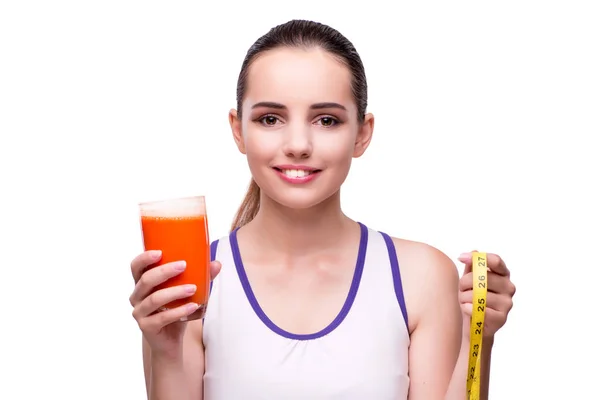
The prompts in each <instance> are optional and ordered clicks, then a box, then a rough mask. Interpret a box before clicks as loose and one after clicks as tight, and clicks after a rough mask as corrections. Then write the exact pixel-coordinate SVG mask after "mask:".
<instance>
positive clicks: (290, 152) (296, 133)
mask: <svg viewBox="0 0 600 400" xmlns="http://www.w3.org/2000/svg"><path fill="white" fill-rule="evenodd" d="M312 142H313V140H312V134H311V131H310V129H309V128H308V127H304V126H299V125H296V126H292V125H290V126H288V128H287V129H286V131H285V133H284V142H283V152H284V153H285V155H286V156H287V157H289V158H296V159H306V158H309V157H310V156H311V154H312V151H313V143H312Z"/></svg>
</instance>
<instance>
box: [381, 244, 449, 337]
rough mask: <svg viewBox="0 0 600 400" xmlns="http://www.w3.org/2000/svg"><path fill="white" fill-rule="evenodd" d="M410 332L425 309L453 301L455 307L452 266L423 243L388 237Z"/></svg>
mask: <svg viewBox="0 0 600 400" xmlns="http://www.w3.org/2000/svg"><path fill="white" fill-rule="evenodd" d="M392 241H393V243H394V247H395V248H396V254H397V258H398V265H399V267H400V273H401V276H402V286H403V292H404V298H405V302H406V308H407V312H408V321H409V329H410V331H411V332H412V331H413V330H414V328H415V327H416V326H417V324H418V323H419V321H420V319H421V317H422V316H423V315H424V314H425V313H427V310H428V307H430V306H431V305H432V304H436V303H438V302H439V301H448V300H451V299H455V300H456V302H457V306H458V279H459V277H458V270H457V267H456V264H455V263H454V262H453V261H452V260H451V259H450V257H448V255H446V254H445V253H444V252H442V251H441V250H439V249H438V248H436V247H434V246H432V245H429V244H427V243H423V242H418V241H413V240H407V239H401V238H397V237H392Z"/></svg>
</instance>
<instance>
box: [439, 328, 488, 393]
mask: <svg viewBox="0 0 600 400" xmlns="http://www.w3.org/2000/svg"><path fill="white" fill-rule="evenodd" d="M466 329H468V326H466ZM493 342H494V339H493V338H492V339H484V341H483V350H482V352H481V353H480V354H481V391H480V399H481V400H487V399H488V396H489V385H490V365H491V359H492V345H493ZM469 352H470V348H469V337H468V335H466V334H465V335H463V339H462V344H461V348H460V355H459V356H458V361H457V362H456V367H455V368H454V373H453V374H452V381H451V382H450V387H449V388H448V393H447V394H446V399H447V400H455V399H456V400H458V399H460V400H464V399H466V393H467V370H468V367H469Z"/></svg>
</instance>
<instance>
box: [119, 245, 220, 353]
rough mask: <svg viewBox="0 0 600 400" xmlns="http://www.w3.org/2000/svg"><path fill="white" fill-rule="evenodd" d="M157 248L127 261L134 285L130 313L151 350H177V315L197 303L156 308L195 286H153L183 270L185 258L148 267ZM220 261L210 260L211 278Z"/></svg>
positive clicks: (182, 327)
mask: <svg viewBox="0 0 600 400" xmlns="http://www.w3.org/2000/svg"><path fill="white" fill-rule="evenodd" d="M160 257H161V252H160V251H155V250H153V251H145V252H143V253H142V254H140V255H138V256H137V257H135V258H134V259H133V261H132V262H131V273H132V275H133V279H134V281H135V288H134V289H133V292H132V293H131V296H130V297H129V302H130V303H131V305H132V307H133V312H132V315H133V317H134V318H135V320H136V321H137V323H138V326H139V327H140V329H141V331H142V333H143V335H144V337H145V338H146V340H147V341H148V343H149V344H150V347H151V348H152V351H153V352H159V353H172V352H177V350H179V349H180V346H181V344H182V338H183V333H184V330H185V326H186V324H185V322H182V321H181V318H183V317H186V316H188V315H190V314H191V313H193V312H194V311H196V309H197V307H198V305H197V304H194V303H186V304H184V305H182V306H180V307H177V308H174V309H171V310H165V311H159V309H160V308H161V307H162V306H164V305H165V304H168V303H170V302H171V301H173V300H177V299H182V298H186V297H189V296H191V295H192V294H193V293H194V292H195V290H196V288H195V287H194V285H179V286H174V287H170V288H165V289H160V290H155V287H156V286H157V285H159V284H161V283H163V282H165V281H166V280H168V279H170V278H172V277H174V276H176V275H179V274H180V273H181V272H183V271H184V270H185V262H184V261H177V262H171V263H166V264H163V265H161V266H158V267H154V268H148V267H149V266H151V265H152V264H155V263H156V262H158V261H159V260H160ZM220 268H221V264H220V263H219V262H218V261H213V262H211V265H210V275H211V280H212V279H214V278H215V277H216V276H217V274H218V273H219V270H220Z"/></svg>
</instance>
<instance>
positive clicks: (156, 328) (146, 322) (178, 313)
mask: <svg viewBox="0 0 600 400" xmlns="http://www.w3.org/2000/svg"><path fill="white" fill-rule="evenodd" d="M197 309H198V304H196V303H187V304H184V305H182V306H179V307H176V308H173V309H171V310H165V311H161V312H158V313H156V314H154V315H151V316H149V317H146V318H142V319H140V320H138V325H139V327H140V329H141V330H142V331H143V332H152V333H158V332H160V330H161V329H162V328H164V327H165V326H167V325H169V324H172V323H175V322H181V321H182V320H183V319H184V318H185V317H187V316H188V315H190V314H192V313H193V312H195V311H196V310H197Z"/></svg>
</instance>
